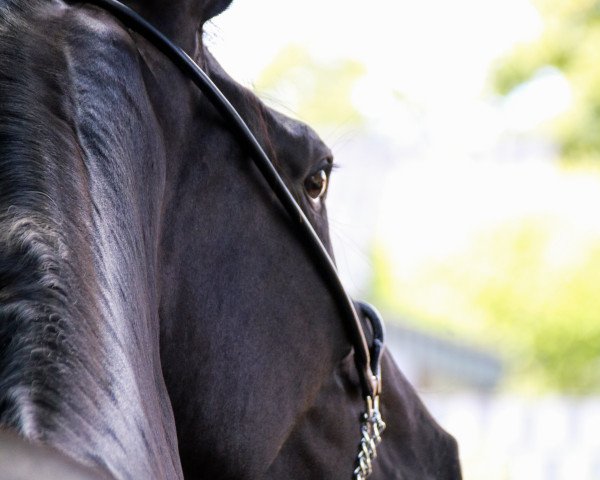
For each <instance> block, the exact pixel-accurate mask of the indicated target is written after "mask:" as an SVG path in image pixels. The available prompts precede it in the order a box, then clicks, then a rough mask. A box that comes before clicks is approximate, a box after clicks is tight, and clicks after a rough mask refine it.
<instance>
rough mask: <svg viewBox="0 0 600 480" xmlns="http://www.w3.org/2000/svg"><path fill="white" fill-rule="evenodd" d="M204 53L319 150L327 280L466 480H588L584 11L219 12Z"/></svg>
mask: <svg viewBox="0 0 600 480" xmlns="http://www.w3.org/2000/svg"><path fill="white" fill-rule="evenodd" d="M207 43H208V45H209V47H210V48H211V50H212V51H213V53H214V54H215V56H216V57H217V58H218V59H219V60H220V61H221V63H222V64H223V66H224V67H225V68H226V69H227V70H228V71H229V72H230V73H231V74H232V75H233V76H234V77H235V78H236V79H237V80H238V81H240V82H241V83H243V84H246V85H247V86H249V87H251V88H252V89H253V90H254V91H255V92H256V93H257V94H258V95H259V96H260V97H261V98H262V99H263V100H264V101H265V102H267V103H268V104H270V105H271V106H274V107H275V108H277V109H279V110H281V111H283V112H284V113H287V114H288V115H291V116H293V117H296V118H299V119H301V120H303V121H306V122H308V123H310V124H311V125H312V126H314V127H315V128H316V130H317V131H318V132H319V133H320V134H321V136H322V137H323V138H324V139H325V141H326V142H327V143H328V144H329V145H330V146H331V147H332V149H333V151H334V153H335V156H336V162H337V163H338V164H339V168H338V169H337V170H336V171H335V172H334V175H333V179H332V182H331V189H330V194H329V198H328V208H329V217H330V227H331V235H332V239H333V242H334V245H335V251H336V256H337V262H338V265H339V268H340V270H341V272H342V275H343V278H344V280H345V282H346V284H347V286H348V288H349V289H350V291H351V293H352V294H353V295H356V296H360V297H364V298H367V299H370V300H371V301H372V302H374V303H375V304H376V305H377V306H378V307H379V308H380V309H381V310H382V311H383V312H384V314H385V317H386V320H387V325H388V344H389V348H390V350H391V351H392V352H393V354H394V355H395V357H396V359H397V362H398V363H399V365H400V367H401V368H402V370H403V371H404V372H405V373H406V374H407V375H408V376H409V378H410V379H411V380H412V382H413V383H414V385H415V386H416V388H417V390H418V391H419V392H420V393H421V395H422V396H423V398H424V400H425V402H426V404H427V405H428V406H429V408H430V409H431V410H432V412H433V413H434V415H435V416H436V418H437V419H438V421H439V422H440V423H441V424H442V425H443V426H444V427H445V428H446V429H447V430H449V431H450V432H451V433H452V434H453V435H454V436H455V437H456V438H457V439H458V441H459V445H460V449H461V458H462V462H463V468H464V476H465V479H467V480H496V479H498V480H500V479H502V480H504V479H511V480H512V479H519V480H525V479H526V480H537V479H544V480H550V479H552V480H557V479H569V480H572V479H577V480H587V479H600V318H599V317H600V291H599V286H600V212H598V206H599V205H600V2H598V1H596V0H563V1H559V0H531V1H530V0H454V1H452V2H449V1H447V0H419V1H408V0H371V1H370V2H359V1H357V0H327V1H322V0H304V1H302V2H292V1H282V0H253V1H251V2H250V1H245V2H243V1H241V0H238V1H237V2H234V3H233V6H232V7H231V8H230V9H229V10H228V11H227V12H225V13H224V14H223V15H221V16H220V17H218V18H217V19H215V21H214V22H213V23H212V24H211V25H209V27H208V32H207Z"/></svg>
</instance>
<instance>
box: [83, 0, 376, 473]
mask: <svg viewBox="0 0 600 480" xmlns="http://www.w3.org/2000/svg"><path fill="white" fill-rule="evenodd" d="M81 2H82V3H83V2H85V3H89V4H92V5H96V6H98V7H100V8H102V9H104V10H107V11H108V12H110V13H112V14H113V15H114V16H115V17H117V18H118V19H119V20H120V21H121V22H123V24H124V25H125V26H127V27H128V28H130V29H131V30H133V31H135V32H137V33H138V34H140V35H141V36H142V37H144V38H145V39H146V40H148V41H149V42H150V43H151V44H152V45H154V47H156V48H157V49H158V50H160V51H161V52H162V53H163V54H164V55H165V56H166V57H167V58H169V60H171V62H173V63H174V64H175V65H176V66H177V68H178V69H179V70H180V71H181V72H182V73H183V75H185V76H186V77H188V78H189V79H190V80H191V81H192V82H193V83H194V84H195V85H196V86H197V87H198V88H199V89H200V90H201V91H202V93H204V95H206V97H207V98H208V99H209V100H210V102H211V103H212V105H213V106H214V107H215V108H216V109H217V110H218V111H219V113H220V114H221V115H222V116H223V118H224V119H225V120H226V121H227V122H228V123H229V125H230V127H231V128H232V130H233V131H234V133H235V134H236V135H237V136H238V139H239V140H240V141H241V142H242V143H243V144H244V146H245V147H246V148H247V149H248V151H249V153H250V156H251V158H252V159H253V161H254V163H255V165H256V166H257V167H258V170H259V171H260V172H261V174H262V175H263V177H264V178H265V180H266V181H267V183H268V184H269V186H270V187H271V189H272V190H273V192H274V193H275V194H276V195H277V198H278V199H279V201H280V202H281V204H282V205H283V206H284V208H285V209H286V211H287V212H288V214H289V215H290V217H291V218H292V219H293V220H294V221H295V222H296V223H297V224H298V227H299V230H300V232H301V234H302V236H303V239H304V241H305V243H306V245H307V247H308V248H309V250H310V251H311V252H312V254H313V258H314V259H315V261H316V263H317V267H318V269H319V271H321V272H322V273H323V275H324V276H325V280H326V282H327V284H328V286H329V288H330V291H331V294H332V295H333V297H334V298H335V300H336V302H337V304H338V306H339V308H340V310H341V313H342V315H343V318H344V320H345V321H344V322H343V323H344V326H345V327H346V330H347V332H348V334H349V336H350V340H351V342H352V344H353V346H354V352H355V363H356V367H357V370H358V374H359V378H360V384H361V389H362V393H363V397H364V398H365V401H366V403H367V408H366V412H365V414H364V419H363V427H362V432H363V438H362V440H361V450H360V452H359V455H358V458H357V465H358V466H357V468H356V470H355V471H354V478H355V479H357V480H358V479H364V478H366V477H367V476H368V475H369V474H370V472H371V462H372V460H373V458H375V455H376V452H375V447H376V445H377V444H378V443H379V441H380V440H381V439H380V437H379V434H380V433H381V431H382V430H383V428H384V427H385V424H384V423H383V422H382V421H381V417H380V415H379V393H380V390H381V377H380V363H379V357H380V355H381V351H382V348H383V323H382V322H381V317H380V316H379V314H378V313H377V311H376V310H375V309H374V308H373V307H372V306H370V305H368V304H366V303H360V307H361V310H362V313H363V314H364V315H365V316H366V318H367V319H368V320H369V322H370V323H371V326H372V330H373V338H374V340H373V346H372V347H371V349H369V347H368V344H367V341H366V338H365V334H364V332H363V329H362V325H361V322H360V319H359V317H358V314H357V312H356V310H355V308H354V303H353V302H352V300H351V298H350V297H349V296H348V294H347V292H346V290H345V289H344V286H343V285H342V282H341V280H340V277H339V275H338V273H337V269H336V267H335V264H334V263H333V260H332V259H331V257H330V256H329V253H328V252H327V250H326V248H325V246H324V245H323V243H322V242H321V239H320V238H319V236H318V235H317V233H316V232H315V230H314V228H313V227H312V225H311V223H310V221H309V220H308V218H307V217H306V215H305V214H304V212H303V211H302V208H300V206H299V205H298V203H297V202H296V200H295V199H294V197H293V195H292V194H291V193H290V191H289V190H288V188H287V186H286V185H285V183H284V182H283V180H282V179H281V176H280V175H279V173H278V172H277V170H276V169H275V167H274V166H273V163H272V162H271V160H270V159H269V157H268V156H267V154H266V153H265V151H264V150H263V148H262V147H261V145H260V144H259V142H258V140H257V139H256V137H255V136H254V134H253V133H252V131H251V130H250V129H249V128H248V125H247V124H246V122H244V120H243V119H242V118H241V116H240V114H239V113H238V112H237V110H236V109H235V108H234V107H233V106H232V105H231V103H230V102H229V100H228V99H227V98H226V97H225V96H224V95H223V93H222V92H221V91H220V90H219V88H218V87H217V86H216V85H215V84H214V83H213V81H212V80H211V79H210V78H209V76H208V75H207V74H206V73H205V72H204V71H203V70H202V69H201V68H200V67H199V66H198V64H196V62H194V60H192V58H190V57H189V55H188V54H187V53H185V52H184V51H183V50H182V49H181V48H180V47H178V46H177V45H175V44H173V43H172V42H171V41H170V40H169V39H168V38H167V37H165V36H164V35H163V34H162V33H161V32H160V31H159V30H157V29H156V28H155V27H154V26H153V25H152V24H150V23H149V22H147V21H146V20H145V19H144V18H142V17H141V16H140V15H138V14H137V13H136V12H135V11H133V10H132V9H130V8H129V7H127V6H126V5H124V4H122V3H120V2H119V1H117V0H81Z"/></svg>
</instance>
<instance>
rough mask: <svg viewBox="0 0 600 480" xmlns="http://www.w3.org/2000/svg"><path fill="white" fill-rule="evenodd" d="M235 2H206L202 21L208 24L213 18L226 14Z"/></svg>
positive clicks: (213, 0) (216, 0)
mask: <svg viewBox="0 0 600 480" xmlns="http://www.w3.org/2000/svg"><path fill="white" fill-rule="evenodd" d="M232 1H233V0H205V1H204V5H203V9H202V10H203V11H202V13H203V15H202V17H203V18H202V21H203V22H207V21H208V20H210V19H211V18H213V17H216V16H217V15H219V14H220V13H222V12H224V11H225V10H226V9H227V7H229V5H231V2H232Z"/></svg>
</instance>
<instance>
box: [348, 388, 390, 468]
mask: <svg viewBox="0 0 600 480" xmlns="http://www.w3.org/2000/svg"><path fill="white" fill-rule="evenodd" d="M366 401H367V411H366V412H365V413H364V414H363V419H362V422H361V425H360V430H361V435H362V437H361V439H360V447H359V452H358V457H357V459H356V465H357V466H356V469H355V470H354V477H353V478H354V480H366V479H367V478H368V477H369V475H371V473H372V472H373V460H375V458H376V457H377V446H378V445H379V444H380V443H381V434H382V433H383V431H384V430H385V422H384V421H383V419H382V418H381V413H380V411H379V395H375V396H374V397H373V398H371V397H367V399H366Z"/></svg>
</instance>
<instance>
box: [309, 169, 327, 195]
mask: <svg viewBox="0 0 600 480" xmlns="http://www.w3.org/2000/svg"><path fill="white" fill-rule="evenodd" d="M304 188H305V189H306V193H308V196H309V197H310V198H313V199H314V200H317V199H319V198H321V197H322V196H323V195H325V192H326V191H327V173H326V172H325V170H323V169H321V170H319V171H318V172H317V173H314V174H313V175H311V176H310V177H308V178H307V179H306V180H305V181H304Z"/></svg>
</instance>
